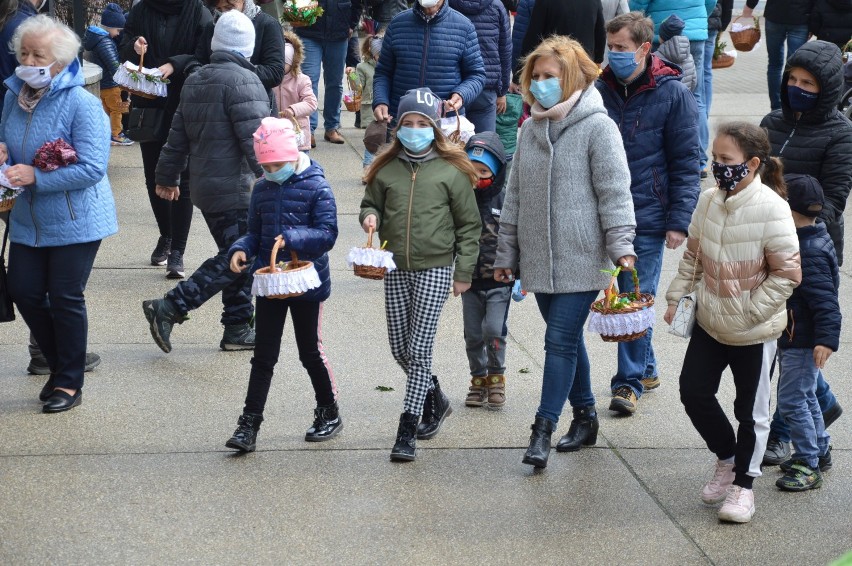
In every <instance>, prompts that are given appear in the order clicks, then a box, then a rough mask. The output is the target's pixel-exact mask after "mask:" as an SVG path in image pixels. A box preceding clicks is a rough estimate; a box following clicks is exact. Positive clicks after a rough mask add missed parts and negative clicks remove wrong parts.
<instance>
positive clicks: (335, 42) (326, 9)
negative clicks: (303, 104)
mask: <svg viewBox="0 0 852 566" xmlns="http://www.w3.org/2000/svg"><path fill="white" fill-rule="evenodd" d="M319 5H320V7H321V8H322V9H323V15H322V16H320V17H319V18H318V19H317V21H316V23H314V25H311V26H304V27H297V28H295V32H296V35H298V36H299V38H300V39H301V40H302V44H303V45H304V47H305V60H304V61H303V62H302V72H304V73H305V74H306V75H308V76H309V77H311V84H312V85H313V87H314V96H316V97H317V100H319V78H320V68H322V75H323V77H324V79H325V101H324V102H323V107H322V117H323V128H324V129H325V135H324V138H325V141H327V142H331V143H337V144H341V143H344V142H345V140H344V139H343V136H342V135H340V131H339V130H340V102H341V101H342V100H343V69H344V68H345V67H346V50H347V46H348V44H349V38H350V37H351V36H352V32H353V31H355V29H356V28H357V27H358V21H359V20H360V19H361V0H319ZM318 121H319V119H318V114H317V113H316V112H314V113H313V114H311V147H313V146H314V130H316V129H317V123H318Z"/></svg>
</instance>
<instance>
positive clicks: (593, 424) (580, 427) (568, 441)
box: [556, 407, 599, 452]
mask: <svg viewBox="0 0 852 566" xmlns="http://www.w3.org/2000/svg"><path fill="white" fill-rule="evenodd" d="M598 428H599V424H598V413H597V411H595V408H594V407H576V408H574V418H573V419H571V426H569V427H568V432H567V433H566V434H565V436H563V437H562V439H561V440H560V441H559V444H557V445H556V451H557V452H576V451H577V450H579V449H580V446H594V445H595V442H597V441H598Z"/></svg>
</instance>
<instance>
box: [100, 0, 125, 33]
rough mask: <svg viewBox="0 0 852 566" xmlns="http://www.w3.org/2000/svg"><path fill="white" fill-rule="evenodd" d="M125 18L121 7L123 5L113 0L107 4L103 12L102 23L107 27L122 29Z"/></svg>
mask: <svg viewBox="0 0 852 566" xmlns="http://www.w3.org/2000/svg"><path fill="white" fill-rule="evenodd" d="M124 20H125V17H124V11H123V10H122V9H121V6H119V5H118V4H115V3H113V2H110V3H109V4H107V5H106V8H104V12H103V14H101V25H102V26H104V27H107V28H119V29H122V28H123V27H124Z"/></svg>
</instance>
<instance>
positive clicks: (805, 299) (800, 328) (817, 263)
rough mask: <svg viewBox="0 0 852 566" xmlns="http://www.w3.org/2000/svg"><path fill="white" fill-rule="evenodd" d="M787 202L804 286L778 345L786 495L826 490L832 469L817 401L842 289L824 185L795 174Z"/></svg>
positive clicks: (836, 333) (790, 306) (790, 305)
mask: <svg viewBox="0 0 852 566" xmlns="http://www.w3.org/2000/svg"><path fill="white" fill-rule="evenodd" d="M785 180H786V181H787V190H788V199H787V200H788V201H789V203H790V209H791V210H792V211H793V222H795V224H796V232H797V234H798V236H799V253H800V254H801V257H802V284H801V285H799V286H798V287H797V288H796V290H795V291H793V294H792V295H791V296H790V298H789V299H787V328H786V329H785V330H784V333H783V334H782V335H781V337H780V338H779V339H778V361H779V364H780V367H781V377H780V378H779V380H778V409H779V411H780V412H781V416H782V417H783V418H784V420H785V421H786V422H787V425H788V426H789V427H790V436H791V437H792V440H793V448H794V451H793V458H792V459H791V460H789V461H787V462H785V463H783V464H781V469H782V470H784V472H785V474H784V476H783V477H781V478H779V479H778V481H776V482H775V485H777V486H778V487H779V488H780V489H782V490H785V491H804V490H807V489H815V488H818V487H820V486H821V485H822V472H824V471H826V470H828V469H830V468H831V447H830V446H829V444H828V442H829V436H828V433H827V432H826V430H825V423H824V422H823V418H822V411H821V410H820V406H819V403H818V402H817V397H816V388H817V378H818V376H819V374H820V371H821V370H822V368H823V367H824V366H825V362H826V361H828V358H829V356H831V354H832V353H834V352H836V351H837V348H838V345H839V343H840V319H841V315H840V305H839V304H838V300H837V292H838V288H839V287H840V277H839V270H838V267H837V258H836V257H835V255H834V244H833V243H832V241H831V238H830V237H829V235H828V231H827V230H826V229H825V224H823V223H822V222H819V223H817V222H816V219H817V217H818V216H819V213H820V211H821V210H822V208H823V206H824V205H825V197H824V196H823V193H822V187H820V185H819V182H817V180H816V179H814V178H813V177H811V176H810V175H800V174H792V175H787V176H786V177H785Z"/></svg>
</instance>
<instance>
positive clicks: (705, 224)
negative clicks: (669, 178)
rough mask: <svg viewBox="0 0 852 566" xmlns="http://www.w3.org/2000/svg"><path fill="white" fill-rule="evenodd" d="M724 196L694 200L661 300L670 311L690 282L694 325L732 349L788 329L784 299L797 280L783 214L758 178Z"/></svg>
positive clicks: (786, 212)
mask: <svg viewBox="0 0 852 566" xmlns="http://www.w3.org/2000/svg"><path fill="white" fill-rule="evenodd" d="M726 196H727V193H726V192H725V191H723V190H721V189H716V188H713V189H708V190H706V191H704V192H703V193H701V197H700V198H699V199H698V206H697V207H696V208H695V215H694V216H693V218H692V222H691V223H690V225H689V237H688V238H687V241H686V251H685V252H684V254H683V259H681V260H680V265H679V266H678V272H677V275H676V276H675V279H674V281H672V282H671V284H670V285H669V289H668V291H667V292H666V300H667V301H668V304H669V306H673V305H676V304H677V302H678V299H680V298H681V297H682V296H683V295H685V294H687V293H689V292H690V291H691V290H692V289H693V284H692V282H693V280H694V281H695V294H696V310H695V321H696V322H697V323H698V324H699V325H701V328H703V329H704V330H705V331H707V333H708V334H709V335H710V336H712V337H713V338H714V339H715V340H717V341H718V342H721V343H722V344H728V345H731V346H748V345H751V344H760V343H763V342H767V341H769V340H775V339H776V338H778V337H779V336H780V335H781V332H782V331H783V330H784V327H785V326H786V325H787V306H786V305H787V299H788V298H789V297H790V295H791V294H792V293H793V289H794V288H795V287H796V286H797V285H798V284H799V283H800V282H801V280H802V269H801V263H800V260H799V240H798V238H797V237H796V227H795V225H794V224H793V216H792V214H791V213H790V207H789V206H788V205H787V201H785V200H784V199H782V198H781V197H779V196H778V194H777V193H776V192H775V191H773V190H772V189H770V188H769V187H767V186H766V185H764V184H763V183H762V182H761V180H760V176H759V175H755V177H754V181H752V183H751V184H750V185H748V186H747V187H746V188H745V189H743V190H742V191H740V192H738V193H737V194H735V195H732V196H728V197H727V199H726V198H725V197H726ZM699 240H700V246H701V248H700V250H699ZM696 255H697V260H696Z"/></svg>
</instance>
